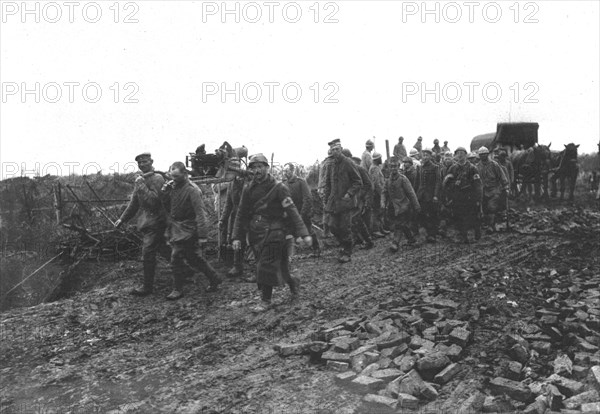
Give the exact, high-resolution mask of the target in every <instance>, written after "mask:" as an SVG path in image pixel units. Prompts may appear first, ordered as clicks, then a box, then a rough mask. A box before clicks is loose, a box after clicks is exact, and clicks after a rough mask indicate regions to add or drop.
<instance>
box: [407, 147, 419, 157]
mask: <svg viewBox="0 0 600 414" xmlns="http://www.w3.org/2000/svg"><path fill="white" fill-rule="evenodd" d="M418 153H419V151H417V149H416V148H411V149H410V151H409V152H408V155H410V156H413V155H417V154H418Z"/></svg>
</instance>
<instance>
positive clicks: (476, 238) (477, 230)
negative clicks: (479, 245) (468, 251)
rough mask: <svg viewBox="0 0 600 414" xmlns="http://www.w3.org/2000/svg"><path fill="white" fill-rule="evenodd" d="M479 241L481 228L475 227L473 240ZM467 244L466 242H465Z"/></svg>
mask: <svg viewBox="0 0 600 414" xmlns="http://www.w3.org/2000/svg"><path fill="white" fill-rule="evenodd" d="M479 239H481V227H480V226H475V240H479ZM467 242H468V240H467Z"/></svg>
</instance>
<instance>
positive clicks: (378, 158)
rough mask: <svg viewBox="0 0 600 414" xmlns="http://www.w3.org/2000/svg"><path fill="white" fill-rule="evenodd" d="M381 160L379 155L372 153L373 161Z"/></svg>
mask: <svg viewBox="0 0 600 414" xmlns="http://www.w3.org/2000/svg"><path fill="white" fill-rule="evenodd" d="M380 159H381V154H380V153H378V152H374V153H373V160H380Z"/></svg>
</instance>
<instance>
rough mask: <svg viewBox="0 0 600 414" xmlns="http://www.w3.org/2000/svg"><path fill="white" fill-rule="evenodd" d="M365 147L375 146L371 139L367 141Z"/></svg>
mask: <svg viewBox="0 0 600 414" xmlns="http://www.w3.org/2000/svg"><path fill="white" fill-rule="evenodd" d="M365 145H368V146H371V147H372V146H374V145H375V144H374V143H373V141H371V140H370V139H368V140H367V142H366V143H365Z"/></svg>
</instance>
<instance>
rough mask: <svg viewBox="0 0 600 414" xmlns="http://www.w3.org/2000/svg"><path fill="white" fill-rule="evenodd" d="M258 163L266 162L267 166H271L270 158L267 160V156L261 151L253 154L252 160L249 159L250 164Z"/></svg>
mask: <svg viewBox="0 0 600 414" xmlns="http://www.w3.org/2000/svg"><path fill="white" fill-rule="evenodd" d="M257 163H262V164H265V165H266V166H267V167H268V166H269V160H267V157H265V156H264V155H263V154H261V153H258V154H254V155H252V156H251V157H250V160H249V161H248V166H251V165H252V164H257Z"/></svg>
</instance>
